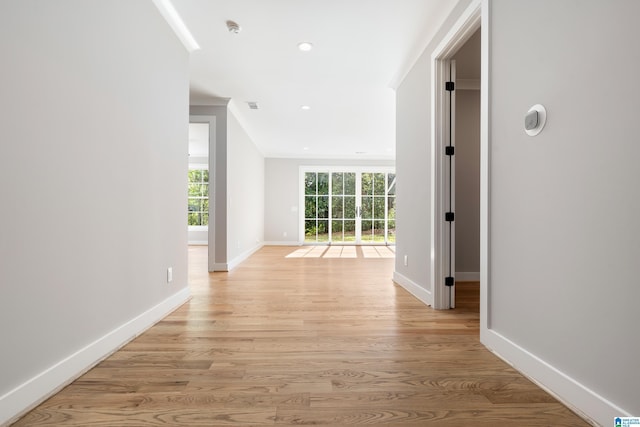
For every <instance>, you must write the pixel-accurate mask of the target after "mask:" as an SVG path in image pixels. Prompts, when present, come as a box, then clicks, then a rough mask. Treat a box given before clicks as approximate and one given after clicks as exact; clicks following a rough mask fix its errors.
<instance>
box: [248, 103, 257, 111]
mask: <svg viewBox="0 0 640 427" xmlns="http://www.w3.org/2000/svg"><path fill="white" fill-rule="evenodd" d="M247 105H248V106H249V108H251V109H252V110H257V109H258V103H257V102H255V101H248V102H247Z"/></svg>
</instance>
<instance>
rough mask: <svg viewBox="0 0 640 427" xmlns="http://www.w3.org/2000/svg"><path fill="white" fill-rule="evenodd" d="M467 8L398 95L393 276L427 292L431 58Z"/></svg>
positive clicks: (456, 11)
mask: <svg viewBox="0 0 640 427" xmlns="http://www.w3.org/2000/svg"><path fill="white" fill-rule="evenodd" d="M469 4H470V1H467V0H462V1H460V2H458V4H457V5H456V6H455V8H454V9H453V11H452V12H451V14H450V15H449V16H448V17H447V19H446V20H445V22H444V24H443V26H442V28H441V29H440V30H439V31H438V32H437V33H436V35H435V37H434V38H433V40H432V42H431V43H430V44H429V45H428V46H427V48H426V49H425V51H424V52H423V54H422V55H421V56H420V58H419V59H418V61H417V62H416V63H415V65H414V66H413V67H412V69H411V70H410V71H409V73H408V74H407V75H406V77H405V78H404V79H403V80H402V82H401V83H400V85H399V86H398V89H397V91H396V176H397V179H398V185H397V190H396V205H397V215H396V218H397V219H396V240H397V243H396V255H397V256H396V264H395V272H396V273H397V274H400V275H402V276H403V277H404V278H406V279H407V280H409V281H411V282H412V283H414V284H415V285H416V286H419V287H421V288H424V289H425V290H428V291H430V290H431V289H432V284H431V283H430V278H429V277H430V268H431V267H430V263H431V257H432V254H431V230H430V227H431V201H430V199H431V143H432V141H431V130H432V124H431V53H432V52H433V50H434V49H435V47H436V46H437V44H438V43H439V42H440V41H441V40H442V38H443V37H444V35H445V34H446V32H447V31H448V29H449V28H450V27H451V26H452V25H453V23H454V22H455V21H456V20H457V19H458V17H459V16H460V15H461V14H462V12H463V11H464V10H465V9H466V8H467V6H468V5H469ZM405 255H406V256H407V259H408V262H407V265H404V257H405Z"/></svg>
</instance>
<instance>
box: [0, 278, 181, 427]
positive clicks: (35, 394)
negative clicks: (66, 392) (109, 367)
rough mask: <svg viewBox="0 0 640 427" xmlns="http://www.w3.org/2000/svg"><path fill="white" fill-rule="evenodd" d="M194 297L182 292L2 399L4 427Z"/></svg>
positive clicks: (0, 411) (1, 422) (0, 410)
mask: <svg viewBox="0 0 640 427" xmlns="http://www.w3.org/2000/svg"><path fill="white" fill-rule="evenodd" d="M189 298H190V293H189V287H186V288H184V289H181V290H180V291H178V292H176V293H175V294H173V295H171V296H170V297H168V298H167V299H165V300H164V301H162V302H160V303H159V304H157V305H155V306H154V307H151V308H150V309H148V310H147V311H145V312H144V313H141V314H140V315H138V316H136V317H134V318H133V319H131V320H129V321H128V322H126V323H125V324H123V325H121V326H119V327H117V328H116V329H114V330H112V331H111V332H109V333H107V334H106V335H104V336H103V337H100V338H98V339H97V340H95V341H94V342H92V343H91V344H89V345H87V346H86V347H84V348H81V349H80V350H78V351H76V352H75V353H73V354H71V355H70V356H68V357H67V358H65V359H63V360H61V361H60V362H58V363H56V364H55V365H53V366H51V367H50V368H48V369H46V370H44V371H43V372H41V373H39V374H38V375H36V376H35V377H33V378H31V379H29V380H27V381H26V382H25V383H23V384H21V385H19V386H18V387H16V388H14V389H13V390H11V391H9V392H7V393H6V394H4V395H3V396H0V425H5V424H4V423H7V424H8V423H10V422H13V421H16V420H17V419H18V418H20V417H21V416H23V415H25V414H26V413H27V412H28V411H30V410H31V409H33V408H35V407H36V406H37V405H39V404H40V403H42V402H43V401H45V400H46V399H48V398H49V397H51V396H52V395H53V394H55V393H57V392H58V391H60V390H61V389H63V388H64V387H66V386H67V385H68V384H70V383H71V382H73V381H74V380H75V379H77V378H78V377H80V376H81V375H82V374H84V373H85V372H87V371H88V370H89V369H91V368H93V367H94V366H95V365H97V364H98V363H100V362H101V361H102V360H104V359H105V358H107V357H108V356H110V355H111V354H113V353H114V352H116V351H117V350H119V349H120V348H122V347H123V346H124V345H125V344H127V343H128V342H129V341H131V340H133V339H135V338H136V337H137V336H138V335H140V334H141V333H143V332H144V331H146V330H147V329H149V328H150V327H151V326H153V325H154V324H155V323H157V322H158V321H160V320H161V319H163V318H164V317H165V316H167V315H168V314H169V313H171V312H172V311H173V310H175V309H176V308H178V307H179V306H181V305H182V304H184V303H185V302H186V301H188V300H189Z"/></svg>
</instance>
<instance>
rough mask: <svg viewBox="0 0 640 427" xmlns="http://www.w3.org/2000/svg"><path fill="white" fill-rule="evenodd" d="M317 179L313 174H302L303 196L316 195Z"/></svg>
mask: <svg viewBox="0 0 640 427" xmlns="http://www.w3.org/2000/svg"><path fill="white" fill-rule="evenodd" d="M316 184H317V177H316V173H315V172H307V173H305V174H304V194H316Z"/></svg>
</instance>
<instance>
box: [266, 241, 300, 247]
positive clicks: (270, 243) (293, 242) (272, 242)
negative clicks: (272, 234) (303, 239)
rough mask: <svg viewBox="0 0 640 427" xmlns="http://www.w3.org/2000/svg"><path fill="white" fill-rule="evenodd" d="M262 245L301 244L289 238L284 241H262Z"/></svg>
mask: <svg viewBox="0 0 640 427" xmlns="http://www.w3.org/2000/svg"><path fill="white" fill-rule="evenodd" d="M264 245H265V246H302V245H301V244H300V242H296V241H293V240H289V241H284V240H283V241H280V242H277V241H269V242H264Z"/></svg>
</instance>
